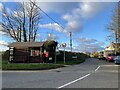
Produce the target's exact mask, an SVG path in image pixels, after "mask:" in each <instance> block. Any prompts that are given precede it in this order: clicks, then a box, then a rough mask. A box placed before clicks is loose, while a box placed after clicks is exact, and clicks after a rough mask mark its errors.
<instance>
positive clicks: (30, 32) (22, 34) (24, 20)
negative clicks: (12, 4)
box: [0, 1, 41, 42]
mask: <svg viewBox="0 0 120 90" xmlns="http://www.w3.org/2000/svg"><path fill="white" fill-rule="evenodd" d="M33 3H34V4H33ZM33 3H32V2H31V1H30V2H22V3H17V8H16V9H14V10H11V11H9V10H7V8H6V7H5V6H4V7H3V10H2V12H1V14H2V21H0V25H1V26H2V27H3V28H4V30H2V31H3V32H5V33H7V34H8V35H10V36H11V37H12V38H13V39H14V40H16V41H17V42H27V41H29V42H30V41H35V39H36V34H37V30H38V24H39V22H40V20H41V16H40V10H39V9H38V8H37V7H36V6H35V4H36V2H35V1H34V2H33Z"/></svg>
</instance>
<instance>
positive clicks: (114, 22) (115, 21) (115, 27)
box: [108, 2, 120, 53]
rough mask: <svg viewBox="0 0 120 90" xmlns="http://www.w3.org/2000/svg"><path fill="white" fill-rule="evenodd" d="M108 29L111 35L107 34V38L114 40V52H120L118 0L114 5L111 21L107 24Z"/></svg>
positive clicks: (119, 9)
mask: <svg viewBox="0 0 120 90" xmlns="http://www.w3.org/2000/svg"><path fill="white" fill-rule="evenodd" d="M108 30H109V31H111V32H112V33H113V34H112V35H109V36H108V38H109V39H111V40H112V42H114V44H115V51H116V53H117V52H120V51H119V48H120V46H119V45H120V44H118V43H120V2H118V3H117V5H116V7H115V11H114V14H113V16H112V19H111V22H110V23H109V25H108Z"/></svg>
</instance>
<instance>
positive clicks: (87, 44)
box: [75, 37, 104, 52]
mask: <svg viewBox="0 0 120 90" xmlns="http://www.w3.org/2000/svg"><path fill="white" fill-rule="evenodd" d="M77 42H78V46H76V47H75V48H76V49H79V50H80V51H87V52H95V51H99V50H102V49H103V46H104V43H103V42H99V41H98V40H96V39H91V38H84V37H82V38H78V39H77Z"/></svg>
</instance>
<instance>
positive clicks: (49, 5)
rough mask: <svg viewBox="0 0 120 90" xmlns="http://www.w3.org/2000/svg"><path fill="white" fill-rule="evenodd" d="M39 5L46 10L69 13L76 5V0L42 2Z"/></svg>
mask: <svg viewBox="0 0 120 90" xmlns="http://www.w3.org/2000/svg"><path fill="white" fill-rule="evenodd" d="M37 4H38V6H39V7H40V8H41V9H42V10H44V11H46V12H57V13H67V12H70V10H72V9H73V8H75V7H76V5H77V4H78V3H76V2H40V3H37Z"/></svg>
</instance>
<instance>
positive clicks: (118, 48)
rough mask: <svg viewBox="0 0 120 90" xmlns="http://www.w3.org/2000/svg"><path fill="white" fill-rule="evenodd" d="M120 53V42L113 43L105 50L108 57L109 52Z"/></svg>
mask: <svg viewBox="0 0 120 90" xmlns="http://www.w3.org/2000/svg"><path fill="white" fill-rule="evenodd" d="M117 53H120V43H111V44H110V45H109V46H108V47H106V48H105V50H104V56H105V57H106V56H107V55H108V54H117Z"/></svg>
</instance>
